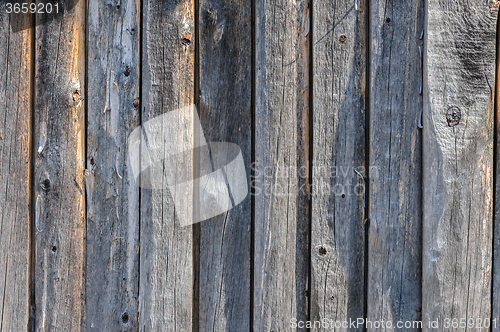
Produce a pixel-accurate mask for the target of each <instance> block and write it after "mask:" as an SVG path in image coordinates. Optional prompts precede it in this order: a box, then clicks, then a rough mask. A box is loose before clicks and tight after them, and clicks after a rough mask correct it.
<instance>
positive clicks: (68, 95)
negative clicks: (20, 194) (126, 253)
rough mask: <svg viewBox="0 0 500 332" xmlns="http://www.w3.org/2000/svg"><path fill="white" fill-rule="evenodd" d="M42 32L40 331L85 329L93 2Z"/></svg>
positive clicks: (38, 99)
mask: <svg viewBox="0 0 500 332" xmlns="http://www.w3.org/2000/svg"><path fill="white" fill-rule="evenodd" d="M59 4H60V5H62V3H59ZM35 35H36V36H35V38H36V40H35V47H36V49H35V51H36V54H35V56H36V64H35V96H34V98H35V124H34V127H35V136H34V140H35V149H36V151H33V154H34V158H35V179H34V180H35V182H34V184H35V188H34V190H35V224H36V226H37V231H36V248H35V249H36V253H35V255H36V269H35V277H36V286H35V289H36V292H35V299H36V312H35V315H36V321H35V329H36V330H39V331H48V330H51V331H53V330H57V331H80V330H81V328H82V321H83V315H84V303H83V302H84V298H85V290H84V264H85V228H86V221H85V185H84V178H83V174H84V168H85V113H84V111H85V110H84V96H85V83H84V82H85V2H84V1H80V2H79V3H78V4H77V5H75V6H74V7H73V8H72V9H70V10H66V11H65V13H64V15H61V16H58V17H57V18H55V19H54V20H52V21H48V22H45V23H44V24H40V25H37V26H36V34H35Z"/></svg>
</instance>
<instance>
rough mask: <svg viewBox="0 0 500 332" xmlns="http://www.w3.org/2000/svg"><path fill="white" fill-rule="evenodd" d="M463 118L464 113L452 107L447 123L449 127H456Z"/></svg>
mask: <svg viewBox="0 0 500 332" xmlns="http://www.w3.org/2000/svg"><path fill="white" fill-rule="evenodd" d="M461 118H462V113H461V112H460V110H459V109H458V107H456V106H452V107H450V108H449V109H448V111H447V112H446V121H448V126H450V127H455V126H456V125H457V124H459V123H460V119H461Z"/></svg>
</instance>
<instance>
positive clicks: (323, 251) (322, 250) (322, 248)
mask: <svg viewBox="0 0 500 332" xmlns="http://www.w3.org/2000/svg"><path fill="white" fill-rule="evenodd" d="M318 253H319V254H320V255H321V256H324V255H326V249H325V247H319V249H318Z"/></svg>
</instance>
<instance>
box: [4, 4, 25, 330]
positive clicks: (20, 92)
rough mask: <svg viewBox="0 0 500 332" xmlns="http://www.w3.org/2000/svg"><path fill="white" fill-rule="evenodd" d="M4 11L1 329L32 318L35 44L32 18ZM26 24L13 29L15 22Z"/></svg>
mask: <svg viewBox="0 0 500 332" xmlns="http://www.w3.org/2000/svg"><path fill="white" fill-rule="evenodd" d="M1 8H2V11H1V12H0V63H1V64H2V65H1V70H0V119H1V120H0V244H1V250H0V331H2V332H4V331H6V332H7V331H27V330H28V320H29V315H30V290H31V286H30V264H31V259H30V249H31V248H30V238H31V236H30V233H31V231H32V228H31V227H32V218H31V203H30V202H31V189H30V186H31V179H32V174H31V140H32V137H31V128H32V123H31V114H32V113H31V112H32V111H33V107H32V100H33V99H32V86H33V81H32V62H33V57H32V41H33V29H32V28H29V25H30V18H29V16H28V17H27V16H26V15H25V16H24V17H15V18H14V17H13V16H14V15H8V14H7V13H6V12H5V9H4V3H2V4H1ZM14 19H16V22H17V23H18V24H19V25H21V26H24V28H25V29H23V30H21V31H14V30H13V29H12V28H11V25H12V24H13V22H12V21H11V20H14Z"/></svg>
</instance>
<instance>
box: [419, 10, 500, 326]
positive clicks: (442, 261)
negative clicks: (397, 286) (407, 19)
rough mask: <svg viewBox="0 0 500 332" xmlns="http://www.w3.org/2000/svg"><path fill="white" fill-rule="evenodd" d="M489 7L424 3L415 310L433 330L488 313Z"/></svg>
mask: <svg viewBox="0 0 500 332" xmlns="http://www.w3.org/2000/svg"><path fill="white" fill-rule="evenodd" d="M492 9H493V8H492V7H490V6H489V5H488V3H486V2H484V1H479V0H468V1H452V0H429V1H428V2H427V8H426V14H427V27H426V43H425V44H426V45H425V46H426V51H425V56H426V61H425V71H424V80H425V81H424V82H425V84H424V168H423V170H424V225H423V237H424V238H423V281H422V283H423V286H422V287H423V288H422V291H423V294H422V296H423V300H422V302H423V303H422V305H423V308H422V310H423V318H424V321H435V320H439V322H440V329H439V330H444V329H445V328H446V325H445V323H446V321H445V319H454V318H456V319H457V320H458V321H459V322H460V320H461V319H469V318H474V319H482V320H484V319H486V318H490V313H491V310H490V309H491V302H490V298H491V274H492V271H491V269H492V266H491V265H492V261H491V256H492V222H493V210H492V202H493V187H492V186H493V183H492V182H493V174H492V173H493V141H494V140H493V121H494V112H493V97H494V84H495V83H494V82H495V51H494V50H495V40H496V38H495V34H496V14H495V12H494V11H493V10H492ZM467 323H468V322H467ZM424 325H425V324H424ZM480 327H481V326H477V324H475V325H474V326H473V327H470V328H468V329H467V331H481V330H484V327H483V329H481V328H480ZM424 330H430V329H429V328H428V326H424ZM453 330H455V331H464V330H465V329H463V328H458V329H457V328H453Z"/></svg>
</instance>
